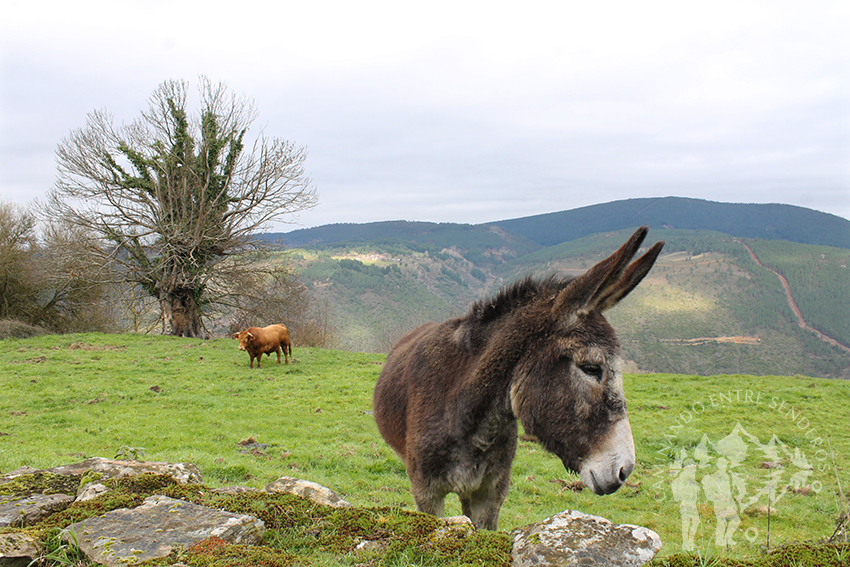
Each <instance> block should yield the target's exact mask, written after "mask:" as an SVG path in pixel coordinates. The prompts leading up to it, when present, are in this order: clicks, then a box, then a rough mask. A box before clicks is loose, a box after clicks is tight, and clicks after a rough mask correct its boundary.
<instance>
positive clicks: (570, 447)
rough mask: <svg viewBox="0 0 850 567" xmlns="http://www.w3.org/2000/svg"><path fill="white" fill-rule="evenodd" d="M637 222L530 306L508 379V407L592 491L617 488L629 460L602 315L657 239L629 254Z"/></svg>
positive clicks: (614, 355) (631, 452)
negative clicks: (523, 342) (525, 336)
mask: <svg viewBox="0 0 850 567" xmlns="http://www.w3.org/2000/svg"><path fill="white" fill-rule="evenodd" d="M646 233H647V228H646V227H641V228H640V229H638V231H637V232H635V233H634V235H632V237H631V238H630V239H629V241H628V242H626V243H625V244H624V245H623V246H622V247H621V248H620V249H619V250H617V251H616V252H615V253H614V254H612V255H611V256H610V257H608V258H606V259H605V260H603V261H601V262H599V263H598V264H596V265H595V266H593V267H592V268H591V269H590V270H588V271H587V272H586V273H585V274H583V275H582V276H580V277H578V278H576V279H574V280H572V281H571V282H570V283H569V284H568V285H566V287H562V288H561V289H560V291H558V292H557V294H555V295H553V296H549V297H548V298H547V299H546V300H545V301H542V302H541V303H540V305H538V306H537V307H536V309H533V310H530V311H529V313H528V314H527V316H528V317H529V320H527V321H526V322H527V323H528V324H529V325H530V326H531V327H532V328H534V327H536V330H537V332H535V333H534V335H533V337H532V338H531V339H530V341H529V343H528V344H527V350H526V353H525V355H524V356H523V358H522V360H521V362H520V364H518V365H517V367H516V371H515V373H514V376H513V379H512V382H511V407H512V410H513V413H514V415H515V416H516V417H517V418H519V419H520V420H521V421H522V425H523V427H524V428H525V430H526V432H527V433H530V434H531V435H534V436H535V437H537V438H538V439H539V440H540V442H541V443H542V444H543V446H544V447H545V448H546V449H547V450H549V451H551V452H552V453H554V454H556V455H557V456H558V457H560V459H561V461H562V462H563V463H564V466H565V467H566V468H567V469H569V470H572V471H575V472H580V473H581V479H582V481H583V482H584V484H585V485H587V487H588V488H590V489H591V490H593V491H594V492H595V493H596V494H610V493H612V492H614V491H615V490H617V489H618V488H619V487H620V486H621V485H622V484H623V483H624V482H625V480H626V478H627V477H628V476H629V474H630V473H631V472H632V469H633V468H634V466H635V447H634V440H633V439H632V430H631V427H630V426H629V419H628V414H627V412H626V400H625V397H624V395H623V377H622V373H621V369H620V366H621V363H620V346H619V343H618V341H617V337H616V335H615V333H614V329H613V328H612V327H611V326H610V325H609V324H608V322H607V321H606V320H605V318H604V317H603V316H602V312H603V311H605V310H606V309H608V308H610V307H613V306H614V305H616V304H617V302H618V301H620V299H622V298H623V297H625V296H626V295H627V294H628V293H629V292H630V291H631V290H632V289H634V288H635V286H637V285H638V283H640V281H641V280H642V279H643V277H644V276H645V275H646V274H647V273H648V272H649V270H650V268H651V267H652V264H653V263H654V262H655V259H656V258H657V257H658V254H659V253H660V252H661V248H662V246H663V245H664V243H663V242H659V243H657V244H655V245H654V246H653V247H652V248H651V249H650V250H649V251H648V252H647V253H646V254H644V255H643V256H641V257H640V258H639V259H637V260H635V261H634V262H632V263H631V264H629V262H630V261H631V259H632V258H633V257H634V255H635V253H636V252H637V250H638V248H639V247H640V244H641V242H643V239H644V237H645V236H646Z"/></svg>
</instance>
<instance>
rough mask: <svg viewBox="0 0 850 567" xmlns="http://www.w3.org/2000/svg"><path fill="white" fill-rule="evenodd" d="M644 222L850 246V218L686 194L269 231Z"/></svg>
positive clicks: (384, 232)
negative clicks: (513, 214) (478, 219)
mask: <svg viewBox="0 0 850 567" xmlns="http://www.w3.org/2000/svg"><path fill="white" fill-rule="evenodd" d="M641 225H646V226H649V227H650V228H651V229H656V230H660V229H665V228H677V229H686V230H713V231H716V232H721V233H724V234H729V235H730V236H734V237H739V238H759V239H763V240H788V241H790V242H797V243H800V244H815V245H821V246H833V247H837V248H847V249H850V220H847V219H844V218H842V217H839V216H836V215H832V214H829V213H824V212H821V211H816V210H814V209H807V208H805V207H799V206H796V205H786V204H781V203H772V204H753V203H720V202H716V201H708V200H703V199H693V198H687V197H652V198H636V199H625V200H620V201H611V202H608V203H600V204H596V205H589V206H586V207H579V208H576V209H569V210H564V211H557V212H552V213H544V214H539V215H532V216H527V217H519V218H515V219H506V220H499V221H493V222H487V223H481V224H463V223H435V222H421V221H402V220H394V221H377V222H370V223H335V224H329V225H323V226H319V227H313V228H306V229H296V230H293V231H289V232H285V233H280V232H278V233H269V234H266V235H264V236H263V238H264V239H266V240H269V241H279V242H282V243H284V244H285V245H286V246H288V247H299V246H303V245H309V246H321V245H334V244H339V243H342V242H365V241H376V240H377V241H407V242H416V243H419V244H435V245H438V244H441V243H446V242H449V241H451V240H456V237H457V236H462V235H463V233H478V234H480V235H484V234H486V233H487V232H488V231H490V230H491V229H492V228H494V227H495V228H499V229H502V230H504V231H506V232H507V233H509V234H511V235H513V238H514V239H526V240H527V241H528V242H525V243H524V247H526V248H527V247H528V246H529V242H533V243H534V244H536V245H537V246H539V247H543V248H545V247H549V246H553V245H556V244H560V243H563V242H568V241H572V240H577V239H579V238H583V237H585V236H589V235H592V234H596V233H600V232H612V231H618V230H623V229H626V228H633V227H637V226H641Z"/></svg>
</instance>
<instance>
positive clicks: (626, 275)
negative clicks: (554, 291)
mask: <svg viewBox="0 0 850 567" xmlns="http://www.w3.org/2000/svg"><path fill="white" fill-rule="evenodd" d="M648 231H649V229H648V228H647V227H645V226H642V227H640V228H639V229H638V230H637V231H636V232H635V233H634V234H633V235H632V236H631V238H629V240H628V242H626V243H625V244H623V245H622V246H621V247H620V249H619V250H617V251H616V252H614V253H613V254H611V255H610V256H609V257H607V258H605V259H604V260H602V261H601V262H599V263H598V264H596V265H595V266H593V267H592V268H590V269H589V270H588V271H587V272H585V273H584V274H582V275H581V276H579V277H578V278H576V279H575V280H573V281H572V282H571V283H570V285H568V286H567V287H566V288H565V289H564V290H563V291H562V292H561V293H560V294H559V295H558V299H557V300H556V302H555V311H556V312H558V313H559V314H561V313H562V312H563V311H565V310H571V309H577V310H583V311H593V310H597V311H605V310H606V309H609V308H611V307H613V306H614V305H616V304H617V302H618V301H620V300H621V299H623V298H624V297H625V296H626V295H628V293H629V292H630V291H632V290H633V289H634V288H635V287H636V286H637V285H638V284H639V283H640V281H641V280H642V279H643V278H644V276H646V274H648V273H649V270H650V268H652V265H653V264H654V263H655V260H656V258H658V254H660V253H661V248H663V247H664V243H663V242H658V243H656V244H655V245H653V246H652V248H650V249H649V251H648V252H647V253H646V254H644V255H643V256H641V257H640V258H638V259H637V260H635V261H634V262H632V263H631V264H629V262H630V261H631V259H632V258H633V257H634V255H635V254H636V253H637V251H638V248H640V245H641V243H642V242H643V240H644V238H646V233H647V232H648Z"/></svg>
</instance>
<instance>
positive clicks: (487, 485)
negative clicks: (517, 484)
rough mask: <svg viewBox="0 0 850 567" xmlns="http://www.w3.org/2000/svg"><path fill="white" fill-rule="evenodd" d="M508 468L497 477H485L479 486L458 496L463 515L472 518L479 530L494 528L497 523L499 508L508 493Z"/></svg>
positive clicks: (473, 523)
mask: <svg viewBox="0 0 850 567" xmlns="http://www.w3.org/2000/svg"><path fill="white" fill-rule="evenodd" d="M509 485H510V468H508V470H507V471H506V472H503V474H501V475H500V476H499V477H498V478H495V479H491V478H485V479H484V480H483V482H482V483H481V486H480V487H479V488H478V489H477V490H475V491H473V492H471V493H468V494H463V495H461V497H460V505H461V508H462V509H463V515H464V516H466V517H467V518H469V519H470V520H472V525H474V526H475V527H476V528H478V529H480V530H482V529H483V530H493V531H495V530H496V526H497V525H498V524H499V509H500V508H501V507H502V503H503V502H504V501H505V498H506V497H507V495H508V487H509Z"/></svg>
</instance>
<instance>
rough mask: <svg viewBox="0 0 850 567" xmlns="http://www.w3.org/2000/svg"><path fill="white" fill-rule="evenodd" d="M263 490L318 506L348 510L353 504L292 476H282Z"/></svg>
mask: <svg viewBox="0 0 850 567" xmlns="http://www.w3.org/2000/svg"><path fill="white" fill-rule="evenodd" d="M263 490H265V491H266V492H279V493H283V494H294V495H295V496H300V497H302V498H307V499H309V500H312V501H313V502H316V503H317V504H323V505H325V506H333V507H334V508H348V507H350V506H351V504H349V503H348V502H346V501H345V500H343V499H342V497H340V496H339V495H338V494H337V493H336V492H334V491H333V490H331V489H330V488H326V487H324V486H322V485H321V484H316V483H315V482H310V481H309V480H301V479H297V478H293V477H291V476H282V477H280V478H279V479H277V480H276V481H274V482H270V483H269V484H267V485H266V487H265V488H264V489H263Z"/></svg>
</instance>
